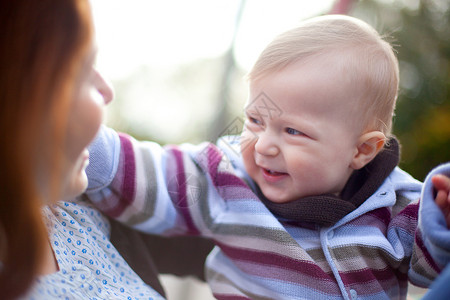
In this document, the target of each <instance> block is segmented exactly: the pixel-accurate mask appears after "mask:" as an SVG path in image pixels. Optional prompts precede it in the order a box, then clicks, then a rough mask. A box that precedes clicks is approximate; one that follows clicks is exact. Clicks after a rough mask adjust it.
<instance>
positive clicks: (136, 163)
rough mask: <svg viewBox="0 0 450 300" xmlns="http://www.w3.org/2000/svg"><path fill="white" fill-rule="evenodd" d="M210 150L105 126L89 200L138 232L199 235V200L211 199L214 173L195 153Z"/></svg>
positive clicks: (95, 151) (94, 149)
mask: <svg viewBox="0 0 450 300" xmlns="http://www.w3.org/2000/svg"><path fill="white" fill-rule="evenodd" d="M204 147H207V144H205V145H204V146H193V145H186V146H185V147H176V146H171V147H161V146H160V145H158V144H156V143H153V142H140V141H137V140H135V139H133V138H132V137H130V136H127V135H124V134H118V133H116V132H115V131H114V130H112V129H111V128H107V127H102V129H101V131H100V133H99V135H98V136H97V137H96V139H95V141H94V143H93V144H92V146H91V147H90V149H89V150H90V161H91V163H90V165H89V167H88V169H87V175H88V179H89V187H88V190H87V192H86V196H87V197H88V198H89V199H90V200H91V201H92V202H93V203H94V204H95V205H96V206H97V207H98V208H99V209H100V210H102V211H103V212H104V213H106V214H107V215H109V216H110V217H112V218H114V219H116V220H118V221H120V222H122V223H125V224H127V225H130V226H133V227H134V228H136V229H139V230H142V231H145V232H149V233H155V234H166V233H169V232H170V233H172V234H174V233H178V234H180V233H189V234H198V233H199V229H198V228H197V222H196V220H194V219H193V217H192V213H193V211H194V210H196V209H198V205H197V204H198V203H197V202H199V200H201V201H206V198H207V196H206V193H207V192H206V191H207V185H208V179H207V178H208V174H206V173H205V172H203V170H202V169H201V168H199V166H198V164H197V163H196V162H195V161H194V159H192V158H191V156H190V154H192V153H197V152H198V153H201V152H202V149H203V148H204ZM196 215H197V216H198V214H196ZM200 223H202V222H200Z"/></svg>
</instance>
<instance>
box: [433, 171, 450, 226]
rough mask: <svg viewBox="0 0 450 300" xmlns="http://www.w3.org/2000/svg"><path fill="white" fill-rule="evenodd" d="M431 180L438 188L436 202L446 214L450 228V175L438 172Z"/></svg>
mask: <svg viewBox="0 0 450 300" xmlns="http://www.w3.org/2000/svg"><path fill="white" fill-rule="evenodd" d="M431 181H432V182H433V185H434V188H435V189H436V198H435V202H436V204H437V206H438V207H439V208H440V209H441V210H442V212H443V214H444V217H445V220H446V222H447V227H448V228H450V177H448V176H445V175H442V174H437V175H434V176H433V177H432V178H431Z"/></svg>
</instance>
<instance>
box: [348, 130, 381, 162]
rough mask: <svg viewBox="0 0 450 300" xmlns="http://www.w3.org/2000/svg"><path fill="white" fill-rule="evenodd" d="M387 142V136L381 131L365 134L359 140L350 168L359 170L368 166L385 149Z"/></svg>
mask: <svg viewBox="0 0 450 300" xmlns="http://www.w3.org/2000/svg"><path fill="white" fill-rule="evenodd" d="M385 140H386V136H385V135H384V134H383V133H382V132H381V131H370V132H367V133H365V134H363V135H362V136H361V137H360V138H359V141H358V146H357V149H356V152H355V155H354V156H353V160H352V163H351V164H350V167H351V168H352V169H354V170H358V169H361V168H362V167H364V166H365V165H367V164H368V163H369V162H370V161H371V160H372V159H373V158H374V157H375V156H377V154H378V152H380V150H381V149H382V148H383V146H384V142H385Z"/></svg>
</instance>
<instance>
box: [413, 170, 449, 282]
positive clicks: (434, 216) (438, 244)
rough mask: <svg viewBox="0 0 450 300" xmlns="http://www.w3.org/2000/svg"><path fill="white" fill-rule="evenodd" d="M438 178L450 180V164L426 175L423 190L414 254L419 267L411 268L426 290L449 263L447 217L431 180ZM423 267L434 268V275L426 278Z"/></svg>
mask: <svg viewBox="0 0 450 300" xmlns="http://www.w3.org/2000/svg"><path fill="white" fill-rule="evenodd" d="M436 174H444V175H449V176H450V163H446V164H443V165H440V166H438V167H436V168H435V169H433V170H432V171H431V172H430V173H429V174H428V175H427V177H426V179H425V182H424V185H423V188H422V193H421V204H420V208H419V222H418V229H417V231H416V244H415V253H414V255H413V259H412V261H413V262H416V263H417V265H418V266H413V267H412V268H411V270H410V277H412V278H414V279H415V283H418V284H419V285H423V286H428V285H430V284H431V282H432V281H433V279H434V278H435V277H436V276H437V275H438V274H439V273H440V271H441V270H442V269H443V268H444V267H445V266H446V265H447V264H448V263H449V261H450V230H449V229H448V228H447V223H446V221H445V217H444V214H443V213H442V212H441V210H440V209H439V207H438V206H437V205H436V204H435V202H434V199H435V192H434V187H433V183H432V182H431V177H432V176H433V175H436ZM421 265H422V266H421ZM423 265H429V266H431V267H432V269H433V270H434V272H432V273H431V274H426V273H425V274H424V272H423V270H424V269H425V268H424V267H423ZM421 271H422V272H421Z"/></svg>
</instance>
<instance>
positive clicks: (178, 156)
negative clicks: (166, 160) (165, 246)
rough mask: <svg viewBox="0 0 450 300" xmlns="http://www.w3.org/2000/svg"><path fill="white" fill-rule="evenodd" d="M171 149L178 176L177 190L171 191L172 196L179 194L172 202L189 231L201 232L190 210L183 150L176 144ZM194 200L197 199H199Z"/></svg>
mask: <svg viewBox="0 0 450 300" xmlns="http://www.w3.org/2000/svg"><path fill="white" fill-rule="evenodd" d="M169 151H170V152H171V153H172V155H173V157H174V158H175V166H176V178H177V180H176V183H177V184H176V189H177V191H176V192H175V193H171V196H172V197H175V196H177V198H178V199H172V202H173V203H175V207H176V208H177V210H179V211H180V212H181V214H182V215H183V218H184V220H185V222H186V226H187V228H188V231H189V233H192V234H199V231H198V229H197V228H196V226H195V225H194V222H193V220H192V217H191V214H190V212H189V204H188V201H189V199H188V196H187V182H186V174H185V170H184V164H183V152H182V151H181V150H180V149H179V148H178V147H176V146H173V147H171V148H170V150H169ZM192 200H193V201H196V200H197V199H192Z"/></svg>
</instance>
